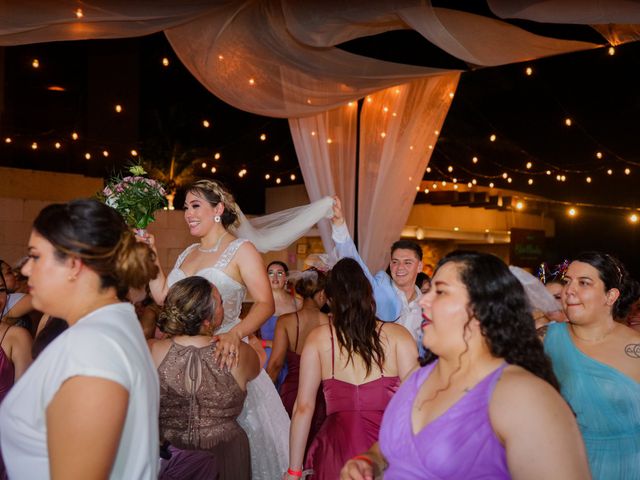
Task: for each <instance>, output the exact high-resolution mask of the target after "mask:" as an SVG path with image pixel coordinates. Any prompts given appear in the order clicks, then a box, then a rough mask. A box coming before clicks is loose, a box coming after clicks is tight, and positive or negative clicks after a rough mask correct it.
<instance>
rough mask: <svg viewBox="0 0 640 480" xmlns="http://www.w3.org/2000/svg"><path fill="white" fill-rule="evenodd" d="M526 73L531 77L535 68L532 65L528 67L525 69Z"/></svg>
mask: <svg viewBox="0 0 640 480" xmlns="http://www.w3.org/2000/svg"><path fill="white" fill-rule="evenodd" d="M524 73H526V74H527V75H528V76H529V77H530V76H531V74H533V68H531V67H527V68H526V69H525V71H524Z"/></svg>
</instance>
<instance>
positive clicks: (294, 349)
mask: <svg viewBox="0 0 640 480" xmlns="http://www.w3.org/2000/svg"><path fill="white" fill-rule="evenodd" d="M295 313H296V346H295V347H293V351H294V352H297V351H298V338H299V337H300V317H298V312H295Z"/></svg>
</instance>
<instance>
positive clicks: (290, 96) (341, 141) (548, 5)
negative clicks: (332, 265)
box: [0, 0, 640, 269]
mask: <svg viewBox="0 0 640 480" xmlns="http://www.w3.org/2000/svg"><path fill="white" fill-rule="evenodd" d="M488 5H489V8H490V9H491V10H492V12H493V13H494V14H495V16H496V17H498V18H490V17H487V16H483V15H477V14H473V13H469V12H462V11H457V10H452V9H445V8H437V7H433V6H432V5H431V4H430V2H429V1H427V0H394V1H390V0H353V1H349V2H345V1H337V0H262V1H257V0H256V1H251V0H246V1H239V0H217V1H206V0H200V1H197V0H142V1H135V2H122V1H121V0H94V1H92V2H76V1H71V0H5V1H3V2H2V4H1V6H0V45H20V44H25V43H38V42H52V41H62V40H84V39H106V38H122V37H132V36H142V35H147V34H150V33H154V32H159V31H164V32H165V34H166V36H167V38H168V40H169V42H170V43H171V45H172V47H173V48H174V50H175V52H176V54H177V56H178V57H179V58H180V60H181V61H182V62H183V63H184V65H185V66H186V68H187V69H188V70H189V71H190V72H191V73H192V74H193V75H194V76H195V77H196V78H197V79H198V80H199V81H200V82H201V83H202V84H203V85H205V86H206V88H208V89H209V90H210V91H211V92H212V93H213V94H214V95H216V96H217V97H219V98H221V99H222V100H224V101H226V102H227V103H229V104H231V105H233V106H234V107H236V108H239V109H242V110H245V111H248V112H252V113H256V114H260V115H266V116H271V117H281V118H288V119H289V122H290V126H291V130H292V136H293V139H294V143H295V147H296V151H297V153H298V157H299V161H300V164H301V167H302V171H303V176H304V179H305V184H306V185H307V189H308V191H309V193H310V196H311V197H312V199H317V198H320V197H322V196H325V195H333V194H336V193H338V194H340V195H341V196H342V197H343V202H344V204H345V209H346V212H347V219H348V221H349V225H350V227H351V228H352V229H353V228H354V227H355V225H354V217H355V213H356V210H355V209H356V205H357V214H358V220H359V221H358V226H357V228H358V237H359V239H360V240H361V242H360V244H361V245H360V246H361V250H362V254H363V258H364V259H365V261H366V262H367V263H368V264H369V266H370V268H372V269H377V268H381V267H383V266H384V264H385V262H386V261H387V257H386V256H385V253H386V250H387V249H388V247H389V244H390V242H391V241H393V240H394V239H395V238H397V237H398V235H399V234H400V230H401V228H402V226H403V225H404V222H405V221H406V219H407V217H408V214H409V210H410V208H411V205H412V203H413V200H414V199H415V193H416V190H415V189H416V186H418V185H419V181H420V179H421V178H422V174H423V172H424V168H425V167H426V166H427V164H428V161H429V158H430V155H431V151H432V149H433V147H434V146H435V142H436V140H437V133H435V134H434V133H433V132H438V131H439V130H440V129H441V127H442V123H443V122H444V118H445V116H446V113H447V111H448V108H449V106H450V104H451V99H452V98H453V96H454V94H455V88H456V85H457V82H458V78H459V74H460V71H457V70H444V69H442V68H436V66H415V65H406V64H399V63H392V62H386V61H382V60H378V59H375V58H371V57H367V56H363V55H356V54H352V53H349V52H346V51H344V50H342V49H340V48H339V47H338V46H337V45H339V44H341V43H343V42H346V41H348V40H353V39H357V38H362V37H365V36H370V35H375V34H379V33H382V32H387V31H392V30H403V29H413V30H415V31H416V32H418V33H420V34H421V35H422V36H423V37H424V38H425V39H427V40H428V41H430V42H431V43H432V44H434V45H435V46H437V47H439V48H440V49H442V50H443V51H445V52H447V53H448V54H450V55H452V56H454V57H456V58H458V59H460V60H462V61H464V62H466V63H467V64H468V65H469V66H473V67H475V66H496V65H504V64H507V63H513V62H521V61H525V60H531V59H535V58H540V57H545V56H550V55H557V54H562V53H567V52H575V51H579V50H586V49H591V48H596V47H599V46H601V45H598V44H594V43H588V42H580V41H571V40H559V39H555V38H549V37H545V36H541V35H536V34H533V33H531V32H529V31H526V30H524V29H522V28H520V27H517V26H514V25H512V24H510V23H508V22H507V21H505V20H504V19H512V18H515V19H526V20H532V21H535V22H546V23H553V22H559V23H574V24H583V25H592V26H593V27H594V28H595V29H596V30H597V31H598V32H599V33H600V34H601V35H602V36H603V37H604V38H605V39H606V40H607V41H608V42H610V43H612V44H618V43H623V42H628V41H632V40H637V39H638V38H639V35H640V33H639V32H640V28H639V25H638V24H640V9H638V8H637V4H636V3H635V2H630V1H625V0H610V1H608V2H606V3H604V2H602V1H599V0H590V1H582V0H580V1H577V0H574V1H564V0H546V1H537V0H536V1H534V0H489V1H488ZM500 18H501V19H503V20H501V19H500ZM406 48H412V47H411V46H407V47H406ZM365 97H366V100H365V102H364V103H363V106H362V111H361V112H360V122H358V117H357V115H358V113H357V109H356V108H354V105H356V103H355V102H357V101H358V100H359V99H363V98H365ZM369 100H371V103H369ZM358 123H359V125H360V131H359V132H358V131H357V127H356V125H357V124H358ZM358 134H359V137H360V145H359V150H360V164H359V172H360V174H359V178H356V173H355V172H356V168H355V165H356V162H357V161H358V159H356V138H357V136H358ZM356 182H358V188H357V191H358V199H356V196H355V192H356ZM321 230H322V231H323V232H324V233H323V241H324V242H325V248H326V249H327V250H330V249H331V245H330V238H329V236H328V234H327V227H326V226H325V227H322V226H321Z"/></svg>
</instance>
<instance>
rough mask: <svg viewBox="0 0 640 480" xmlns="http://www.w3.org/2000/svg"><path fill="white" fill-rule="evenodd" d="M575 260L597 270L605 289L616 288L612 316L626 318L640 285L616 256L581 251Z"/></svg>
mask: <svg viewBox="0 0 640 480" xmlns="http://www.w3.org/2000/svg"><path fill="white" fill-rule="evenodd" d="M574 261H575V262H582V263H588V264H589V265H591V266H592V267H593V268H595V269H596V270H597V271H598V275H599V276H600V279H601V280H602V282H603V283H604V288H605V291H609V290H611V289H612V288H617V289H618V290H619V291H620V296H619V297H618V299H617V300H616V302H615V303H614V304H613V307H612V314H613V318H615V319H617V320H623V319H624V318H626V316H627V314H628V313H629V310H630V309H631V306H632V305H633V304H634V302H635V301H636V300H638V297H639V296H640V287H639V286H638V282H636V281H635V280H634V279H633V278H631V276H630V275H629V272H627V269H626V268H625V267H624V265H623V263H622V262H621V261H620V260H618V259H617V258H615V257H613V256H611V255H609V254H608V253H602V252H593V251H592V252H582V253H581V254H580V255H578V256H577V257H575V258H574Z"/></svg>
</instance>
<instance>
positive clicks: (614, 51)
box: [608, 47, 616, 56]
mask: <svg viewBox="0 0 640 480" xmlns="http://www.w3.org/2000/svg"><path fill="white" fill-rule="evenodd" d="M608 53H609V55H611V56H613V55H615V54H616V49H615V48H613V47H609V51H608Z"/></svg>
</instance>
